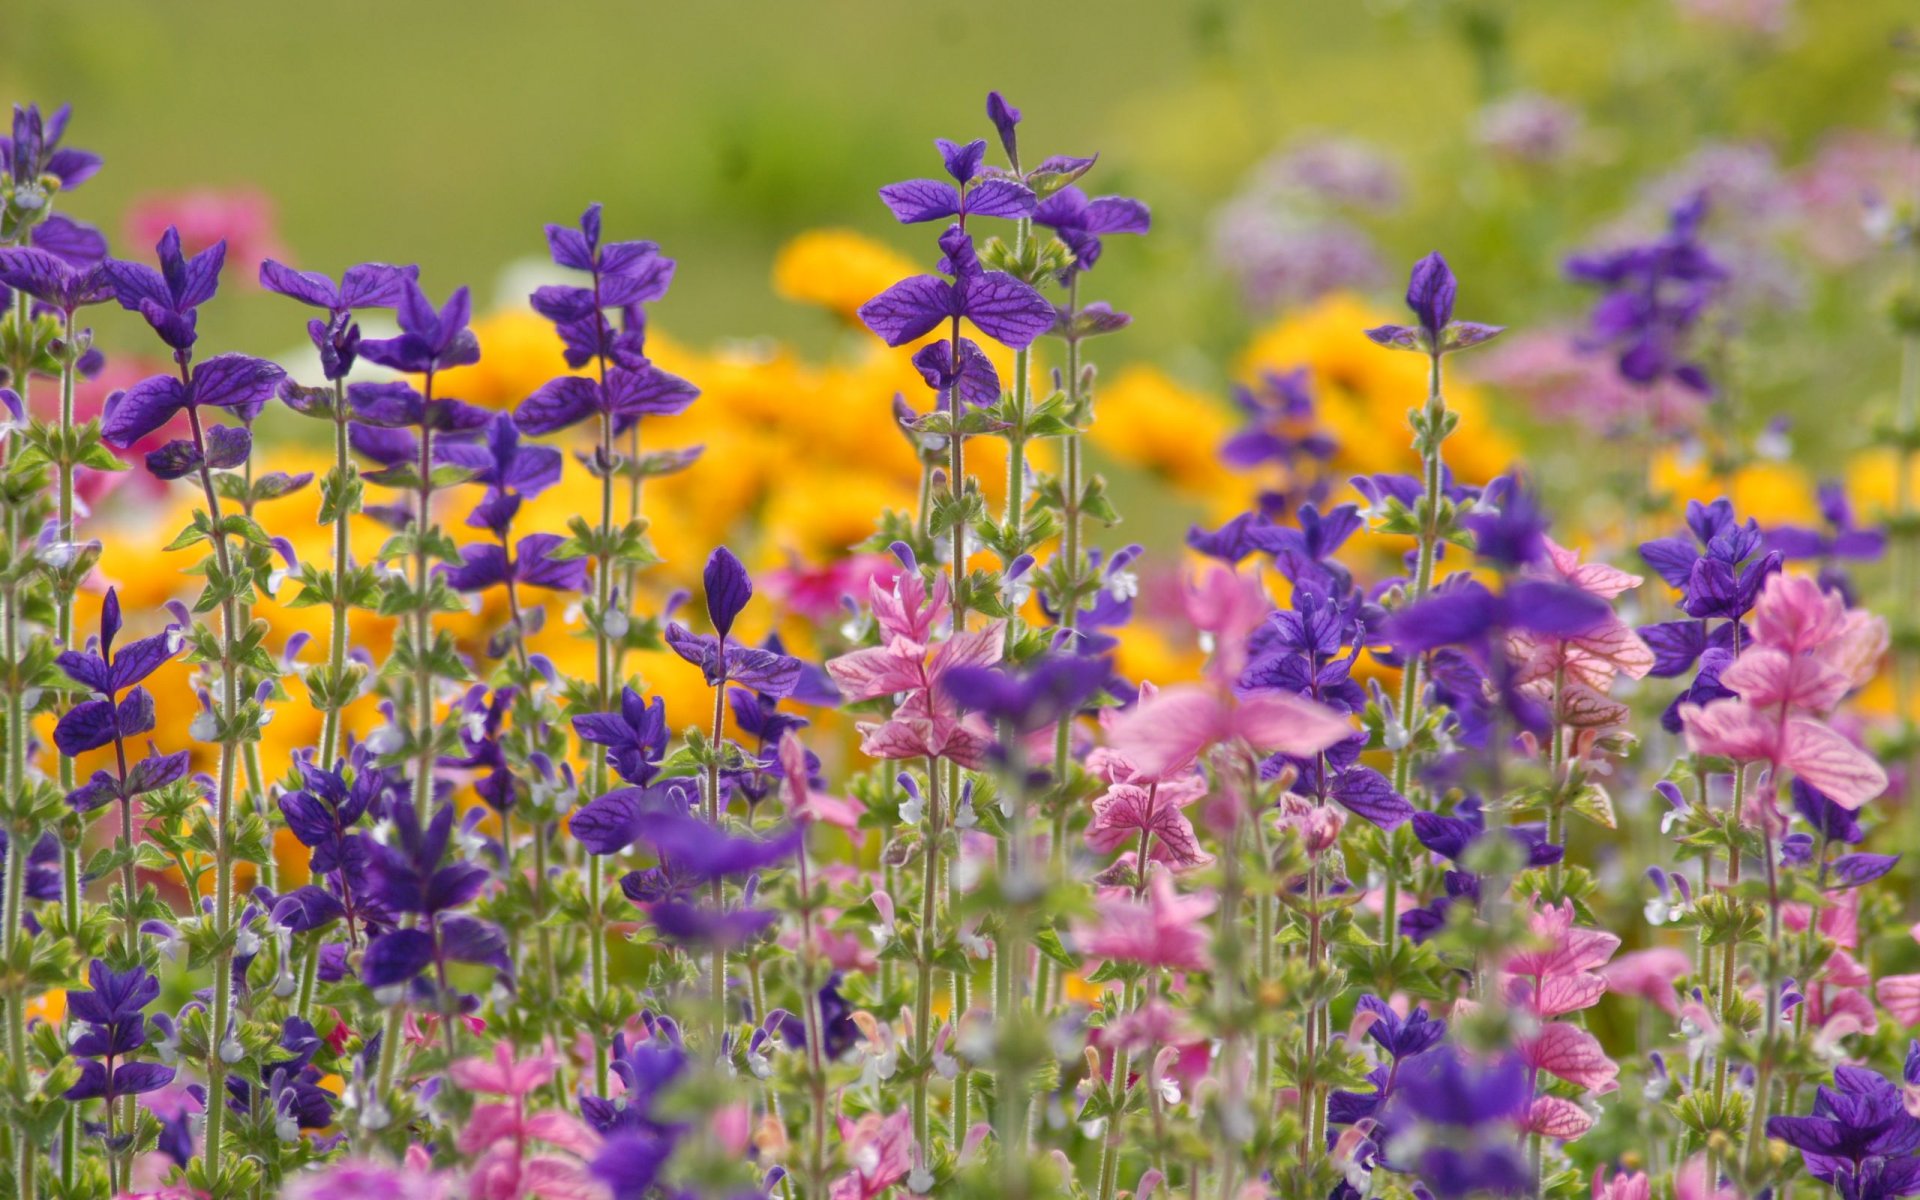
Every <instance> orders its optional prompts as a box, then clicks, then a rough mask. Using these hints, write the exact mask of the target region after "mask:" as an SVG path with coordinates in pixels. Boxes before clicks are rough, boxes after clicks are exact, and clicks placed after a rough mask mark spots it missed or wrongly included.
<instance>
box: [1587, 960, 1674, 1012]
mask: <svg viewBox="0 0 1920 1200" xmlns="http://www.w3.org/2000/svg"><path fill="white" fill-rule="evenodd" d="M1691 970H1693V960H1692V959H1691V958H1689V957H1688V956H1687V954H1686V952H1685V951H1683V950H1675V949H1674V948H1672V947H1671V946H1656V947H1654V948H1653V949H1651V950H1635V951H1633V952H1632V953H1631V954H1622V955H1621V956H1620V957H1619V958H1616V959H1614V960H1613V961H1612V962H1610V963H1608V964H1607V965H1606V966H1604V967H1601V968H1600V977H1601V978H1602V979H1604V980H1606V982H1607V990H1608V991H1610V992H1617V993H1619V994H1620V995H1623V996H1638V997H1639V998H1640V999H1642V1000H1649V1001H1652V1002H1653V1003H1654V1004H1656V1005H1658V1006H1659V1007H1660V1008H1661V1010H1662V1011H1664V1012H1665V1013H1666V1014H1667V1015H1668V1016H1670V1017H1677V1016H1679V1015H1680V998H1679V996H1678V995H1677V994H1676V993H1675V992H1674V990H1673V981H1674V980H1676V979H1678V978H1680V977H1681V976H1682V975H1685V974H1686V973H1687V972H1689V971H1691Z"/></svg>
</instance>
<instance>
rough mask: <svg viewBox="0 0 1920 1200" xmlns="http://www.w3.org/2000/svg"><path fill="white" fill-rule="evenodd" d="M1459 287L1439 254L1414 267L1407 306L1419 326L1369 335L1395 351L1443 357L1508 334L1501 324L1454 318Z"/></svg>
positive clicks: (1385, 328)
mask: <svg viewBox="0 0 1920 1200" xmlns="http://www.w3.org/2000/svg"><path fill="white" fill-rule="evenodd" d="M1457 289H1458V285H1457V284H1456V283H1455V281H1454V277H1453V269H1452V268H1451V267H1449V266H1447V260H1446V259H1444V258H1442V257H1441V256H1440V254H1439V252H1438V251H1436V252H1434V253H1432V254H1429V255H1427V256H1426V257H1425V258H1423V259H1421V260H1420V261H1419V262H1417V263H1415V264H1413V271H1412V273H1411V274H1410V275H1409V276H1408V278H1407V307H1408V308H1409V309H1410V310H1412V312H1413V315H1414V316H1415V317H1416V318H1418V320H1419V324H1418V325H1381V326H1378V327H1376V328H1373V329H1369V330H1367V336H1368V337H1370V338H1372V339H1373V340H1374V341H1376V342H1378V343H1379V344H1381V345H1382V346H1385V347H1387V348H1388V349H1392V350H1414V351H1417V352H1419V353H1421V354H1428V355H1433V356H1436V357H1437V356H1439V355H1442V354H1451V353H1453V352H1454V351H1456V350H1465V349H1467V348H1468V347H1470V346H1477V345H1479V344H1480V343H1482V342H1488V341H1492V340H1493V339H1494V338H1496V337H1498V336H1500V334H1501V333H1502V332H1504V327H1503V326H1499V325H1480V324H1477V323H1475V322H1472V321H1455V320H1454V319H1453V298H1454V293H1455V291H1456V290H1457Z"/></svg>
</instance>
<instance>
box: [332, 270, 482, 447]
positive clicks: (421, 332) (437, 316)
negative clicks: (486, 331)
mask: <svg viewBox="0 0 1920 1200" xmlns="http://www.w3.org/2000/svg"><path fill="white" fill-rule="evenodd" d="M388 283H389V285H397V286H398V288H399V293H400V294H399V296H398V297H397V298H396V300H395V304H394V315H395V316H397V317H398V318H399V319H400V336H398V337H391V338H375V339H372V340H369V341H363V342H361V343H360V356H361V357H362V358H365V359H366V360H367V361H368V362H370V363H376V364H378V365H380V366H383V367H388V368H391V369H393V370H395V371H402V372H405V373H406V374H409V375H431V374H432V373H433V372H435V371H444V370H446V369H447V368H448V367H464V366H467V365H469V364H471V363H477V362H479V361H480V341H479V339H478V338H476V337H474V336H473V331H472V330H471V329H468V328H467V323H468V322H469V321H471V320H472V319H473V301H472V299H471V298H470V297H469V296H468V295H467V289H466V288H463V287H461V288H455V289H453V295H451V296H449V297H447V302H446V304H445V305H443V306H442V307H441V308H439V309H437V310H436V309H435V308H434V307H433V304H432V302H431V301H429V300H428V299H427V295H426V293H425V292H423V291H421V290H420V281H419V280H418V279H416V278H414V277H412V276H407V275H404V273H403V278H402V279H400V280H389V281H388ZM411 423H412V422H409V424H411Z"/></svg>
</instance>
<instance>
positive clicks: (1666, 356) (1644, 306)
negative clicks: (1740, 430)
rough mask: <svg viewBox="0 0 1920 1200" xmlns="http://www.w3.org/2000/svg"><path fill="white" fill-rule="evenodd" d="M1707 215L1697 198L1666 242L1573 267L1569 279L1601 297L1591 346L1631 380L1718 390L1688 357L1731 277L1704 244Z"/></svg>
mask: <svg viewBox="0 0 1920 1200" xmlns="http://www.w3.org/2000/svg"><path fill="white" fill-rule="evenodd" d="M1706 212H1707V197H1706V193H1705V192H1699V193H1696V194H1694V195H1693V196H1691V197H1689V198H1688V199H1686V200H1683V201H1681V202H1680V203H1679V204H1678V205H1676V206H1675V207H1674V209H1673V212H1672V214H1671V217H1670V221H1669V225H1668V230H1667V233H1666V234H1665V235H1664V236H1662V237H1660V238H1658V239H1656V240H1654V241H1652V242H1649V243H1645V244H1641V245H1633V246H1627V247H1624V248H1622V249H1619V250H1613V251H1609V252H1605V253H1599V254H1582V255H1576V256H1575V257H1573V258H1570V259H1568V260H1567V264H1566V270H1567V275H1568V277H1569V278H1571V279H1573V280H1574V281H1575V282H1578V283H1584V284H1588V285H1590V286H1593V287H1597V288H1599V289H1601V291H1602V295H1601V297H1600V300H1599V302H1598V303H1597V304H1595V305H1594V309H1593V315H1592V318H1591V333H1590V336H1589V337H1588V339H1587V342H1586V346H1587V348H1589V349H1592V350H1596V351H1598V350H1605V351H1608V352H1611V353H1612V354H1613V355H1614V358H1615V363H1616V366H1617V369H1618V370H1619V372H1620V375H1621V377H1622V378H1624V379H1627V380H1629V381H1631V382H1633V383H1637V384H1642V385H1647V386H1651V385H1652V384H1654V383H1657V382H1659V381H1660V380H1662V379H1668V378H1670V379H1672V380H1673V381H1674V382H1676V383H1678V384H1680V385H1681V386H1682V387H1685V388H1690V389H1692V390H1693V391H1696V392H1700V393H1706V392H1709V391H1711V390H1712V387H1713V385H1712V382H1711V381H1710V380H1709V379H1708V377H1707V372H1706V369H1705V368H1704V367H1703V366H1701V365H1700V364H1699V363H1698V362H1697V361H1695V360H1693V359H1692V358H1690V357H1689V353H1690V349H1689V343H1690V341H1691V336H1692V332H1693V329H1694V327H1695V326H1696V325H1698V324H1699V322H1700V320H1701V318H1702V317H1703V316H1704V315H1705V314H1706V311H1707V309H1708V308H1709V307H1710V306H1711V304H1712V303H1713V301H1714V300H1715V299H1716V298H1717V297H1718V296H1719V295H1720V293H1721V291H1722V290H1723V289H1724V286H1725V284H1726V281H1727V278H1728V273H1727V269H1726V268H1725V267H1724V266H1722V265H1721V264H1720V263H1719V262H1718V261H1717V260H1716V259H1715V258H1714V257H1713V255H1712V254H1711V252H1709V251H1708V249H1707V247H1706V246H1705V245H1704V244H1702V243H1701V241H1700V237H1699V233H1700V225H1701V222H1702V221H1703V220H1704V218H1705V217H1706Z"/></svg>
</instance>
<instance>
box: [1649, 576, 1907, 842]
mask: <svg viewBox="0 0 1920 1200" xmlns="http://www.w3.org/2000/svg"><path fill="white" fill-rule="evenodd" d="M1753 628H1754V644H1753V645H1751V646H1749V647H1748V648H1747V649H1746V650H1745V651H1743V652H1742V653H1741V655H1740V657H1739V658H1737V659H1735V660H1734V662H1733V663H1732V665H1730V666H1728V667H1727V669H1726V670H1725V671H1723V672H1722V673H1721V675H1720V681H1721V682H1722V683H1723V684H1725V685H1726V686H1727V687H1729V688H1731V689H1732V690H1733V691H1734V692H1735V693H1737V695H1736V696H1735V697H1734V698H1730V699H1724V700H1715V701H1713V702H1712V703H1711V704H1708V705H1706V706H1705V707H1704V708H1703V707H1701V706H1700V705H1696V704H1686V705H1682V706H1681V708H1680V719H1681V721H1682V723H1683V724H1684V725H1685V727H1686V733H1687V744H1688V745H1689V746H1690V747H1691V748H1692V749H1693V750H1694V751H1695V752H1696V753H1700V754H1719V755H1724V756H1725V757H1727V758H1731V759H1734V760H1735V761H1737V762H1743V763H1751V762H1764V763H1767V764H1768V765H1769V766H1770V767H1771V768H1772V769H1773V770H1774V771H1775V773H1779V772H1783V771H1791V772H1792V773H1793V774H1795V775H1797V776H1798V777H1799V778H1800V779H1802V780H1804V781H1805V782H1806V783H1807V784H1808V785H1809V786H1811V787H1814V788H1817V789H1818V790H1820V791H1822V792H1825V793H1826V794H1827V796H1828V797H1829V798H1831V799H1832V800H1833V802H1834V803H1835V804H1838V805H1840V806H1842V807H1844V808H1850V809H1852V808H1859V807H1860V806H1861V805H1862V804H1865V803H1866V802H1867V801H1869V800H1871V799H1873V798H1874V797H1875V796H1878V795H1879V794H1880V793H1881V792H1883V791H1885V790H1886V787H1887V773H1886V771H1885V770H1883V769H1882V768H1881V766H1880V764H1879V763H1877V762H1875V761H1874V760H1873V758H1872V757H1871V756H1870V755H1868V754H1867V752H1866V751H1864V750H1862V749H1861V748H1860V747H1858V746H1856V745H1854V744H1853V743H1852V742H1851V741H1848V740H1847V738H1846V737H1845V736H1843V735H1842V734H1841V733H1839V732H1838V731H1837V730H1835V729H1834V728H1833V727H1832V726H1830V725H1828V724H1827V723H1826V722H1825V720H1824V718H1825V717H1826V715H1827V714H1828V713H1829V712H1830V711H1831V710H1832V709H1833V707H1834V706H1835V705H1836V704H1838V703H1839V702H1840V700H1841V699H1842V698H1843V697H1844V696H1845V695H1846V694H1847V693H1848V692H1849V691H1851V690H1852V689H1853V688H1855V687H1858V686H1859V685H1860V684H1861V683H1864V682H1865V681H1866V680H1867V679H1868V678H1870V677H1871V676H1872V674H1873V669H1874V665H1875V664H1876V663H1877V662H1878V661H1879V659H1880V656H1881V655H1882V654H1884V653H1885V651H1886V646H1887V628H1886V623H1885V622H1884V621H1882V620H1880V619H1879V618H1878V617H1875V616H1872V615H1871V614H1868V613H1865V612H1863V611H1862V610H1859V609H1848V608H1847V607H1846V605H1845V602H1844V601H1842V600H1841V598H1840V597H1839V596H1837V595H1832V594H1829V593H1826V592H1824V591H1822V590H1821V587H1820V585H1819V584H1818V583H1816V582H1814V581H1813V580H1810V579H1806V578H1804V577H1802V576H1790V575H1787V574H1785V573H1781V574H1776V575H1774V576H1772V577H1771V578H1769V579H1768V580H1767V583H1766V587H1765V588H1764V589H1763V590H1762V591H1761V593H1760V599H1759V602H1758V603H1757V604H1756V605H1755V606H1754V613H1753Z"/></svg>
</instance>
